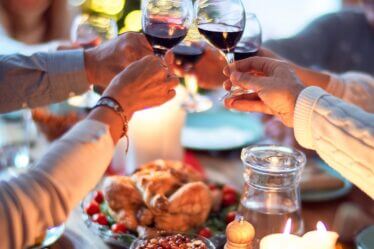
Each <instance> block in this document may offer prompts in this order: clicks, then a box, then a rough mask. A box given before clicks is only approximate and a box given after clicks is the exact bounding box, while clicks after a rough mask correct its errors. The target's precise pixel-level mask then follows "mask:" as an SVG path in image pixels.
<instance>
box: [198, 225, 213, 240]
mask: <svg viewBox="0 0 374 249" xmlns="http://www.w3.org/2000/svg"><path fill="white" fill-rule="evenodd" d="M198 234H199V235H200V236H202V237H205V238H210V237H212V235H213V233H212V231H211V230H210V228H209V227H203V228H201V229H200V231H199V233H198Z"/></svg>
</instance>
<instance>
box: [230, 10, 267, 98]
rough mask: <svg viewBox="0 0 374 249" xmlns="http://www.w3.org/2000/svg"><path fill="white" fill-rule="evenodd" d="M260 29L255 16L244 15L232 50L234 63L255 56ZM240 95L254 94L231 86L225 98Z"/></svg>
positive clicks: (260, 36)
mask: <svg viewBox="0 0 374 249" xmlns="http://www.w3.org/2000/svg"><path fill="white" fill-rule="evenodd" d="M261 43H262V29H261V24H260V22H259V21H258V19H257V16H256V15H255V14H253V13H249V12H247V13H246V14H245V28H244V32H243V35H242V38H241V39H240V41H239V42H238V44H237V45H236V47H235V49H234V58H235V61H239V60H244V59H247V58H249V57H252V56H256V55H257V53H258V51H259V50H260V48H261ZM242 94H254V93H253V91H252V90H243V89H242V88H240V87H238V86H232V87H231V90H230V92H229V93H228V94H227V95H226V96H225V97H231V96H238V95H242Z"/></svg>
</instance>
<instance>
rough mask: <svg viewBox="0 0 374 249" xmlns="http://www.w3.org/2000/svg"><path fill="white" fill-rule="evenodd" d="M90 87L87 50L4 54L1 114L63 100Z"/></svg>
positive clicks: (1, 58)
mask: <svg viewBox="0 0 374 249" xmlns="http://www.w3.org/2000/svg"><path fill="white" fill-rule="evenodd" d="M88 88H89V84H88V81H87V76H86V72H85V65H84V55H83V50H75V51H64V52H55V53H37V54H34V55H32V56H30V57H28V56H23V55H9V56H0V92H1V98H0V113H3V112H9V111H14V110H17V109H20V108H24V107H30V108H33V107H37V106H42V105H47V104H51V103H56V102H60V101H63V100H65V99H67V98H68V97H69V96H72V95H75V94H81V93H83V92H85V91H87V90H88Z"/></svg>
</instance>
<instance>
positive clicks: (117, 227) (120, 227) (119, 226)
mask: <svg viewBox="0 0 374 249" xmlns="http://www.w3.org/2000/svg"><path fill="white" fill-rule="evenodd" d="M110 229H111V230H112V232H113V233H126V232H127V228H126V226H125V224H123V223H115V224H113V225H112V227H111V228H110Z"/></svg>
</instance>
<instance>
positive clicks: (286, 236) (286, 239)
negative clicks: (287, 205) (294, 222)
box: [260, 219, 304, 249]
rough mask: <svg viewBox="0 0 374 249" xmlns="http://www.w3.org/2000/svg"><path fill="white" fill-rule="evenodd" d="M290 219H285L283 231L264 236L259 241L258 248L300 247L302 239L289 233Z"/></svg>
mask: <svg viewBox="0 0 374 249" xmlns="http://www.w3.org/2000/svg"><path fill="white" fill-rule="evenodd" d="M290 232H291V219H288V220H287V223H286V226H285V229H284V232H283V233H275V234H270V235H267V236H265V237H264V238H263V239H262V240H261V242H260V249H302V248H304V246H303V240H302V239H301V238H300V237H299V236H296V235H293V234H290Z"/></svg>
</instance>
